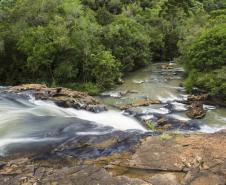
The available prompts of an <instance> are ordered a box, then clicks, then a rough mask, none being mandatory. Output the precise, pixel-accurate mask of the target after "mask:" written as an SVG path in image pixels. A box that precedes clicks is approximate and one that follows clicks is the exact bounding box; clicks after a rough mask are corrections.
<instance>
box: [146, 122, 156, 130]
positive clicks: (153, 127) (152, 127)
mask: <svg viewBox="0 0 226 185" xmlns="http://www.w3.org/2000/svg"><path fill="white" fill-rule="evenodd" d="M145 123H146V125H147V127H148V129H150V130H155V129H156V126H155V124H154V123H153V122H151V121H150V120H147V121H145Z"/></svg>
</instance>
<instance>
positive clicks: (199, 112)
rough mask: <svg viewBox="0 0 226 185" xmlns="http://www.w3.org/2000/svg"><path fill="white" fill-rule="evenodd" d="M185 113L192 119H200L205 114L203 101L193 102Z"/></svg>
mask: <svg viewBox="0 0 226 185" xmlns="http://www.w3.org/2000/svg"><path fill="white" fill-rule="evenodd" d="M186 115H187V116H188V117H189V118H192V119H202V118H203V117H205V115H206V111H205V110H204V108H203V103H202V102H200V101H195V102H193V103H192V104H191V105H190V106H189V107H188V110H187V112H186Z"/></svg>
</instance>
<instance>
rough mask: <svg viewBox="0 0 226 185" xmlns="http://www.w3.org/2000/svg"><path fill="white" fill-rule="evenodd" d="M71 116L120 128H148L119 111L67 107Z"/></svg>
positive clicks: (143, 129)
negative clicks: (90, 110)
mask: <svg viewBox="0 0 226 185" xmlns="http://www.w3.org/2000/svg"><path fill="white" fill-rule="evenodd" d="M67 110H68V112H70V113H71V114H70V115H71V116H76V117H77V118H80V119H84V120H88V121H92V122H95V123H97V124H101V125H104V126H111V127H113V128H115V129H118V130H130V129H134V130H142V131H145V130H146V129H145V128H144V127H142V126H141V125H140V123H139V122H137V121H136V120H135V119H133V118H130V117H127V116H124V115H123V114H122V113H121V112H118V111H113V110H111V111H107V112H102V113H98V114H96V113H92V112H87V111H84V110H75V109H71V108H69V109H67Z"/></svg>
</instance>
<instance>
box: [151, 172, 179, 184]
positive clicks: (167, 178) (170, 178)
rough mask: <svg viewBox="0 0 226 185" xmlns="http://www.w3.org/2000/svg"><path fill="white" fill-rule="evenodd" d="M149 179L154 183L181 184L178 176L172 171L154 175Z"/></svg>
mask: <svg viewBox="0 0 226 185" xmlns="http://www.w3.org/2000/svg"><path fill="white" fill-rule="evenodd" d="M147 181H148V182H150V183H151V184H152V185H180V183H179V181H178V179H177V177H176V176H175V175H174V174H172V173H166V174H158V175H154V176H153V177H151V178H150V179H148V180H147Z"/></svg>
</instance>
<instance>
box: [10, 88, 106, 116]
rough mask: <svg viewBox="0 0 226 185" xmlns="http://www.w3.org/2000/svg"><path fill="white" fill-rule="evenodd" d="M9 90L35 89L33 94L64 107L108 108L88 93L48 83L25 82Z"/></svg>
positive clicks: (99, 110)
mask: <svg viewBox="0 0 226 185" xmlns="http://www.w3.org/2000/svg"><path fill="white" fill-rule="evenodd" d="M7 91H8V92H11V93H19V92H24V91H34V92H33V95H34V97H35V98H36V99H39V100H50V101H53V102H55V103H56V104H57V105H58V106H62V107H72V108H76V109H86V110H88V111H93V112H101V111H105V110H106V109H107V108H106V107H105V106H103V105H100V104H99V102H98V101H97V100H96V99H95V98H93V97H92V96H89V95H88V94H87V93H85V92H79V91H74V90H72V89H68V88H63V87H57V88H48V87H47V86H46V85H42V84H23V85H19V86H14V87H11V88H10V89H9V90H7Z"/></svg>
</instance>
